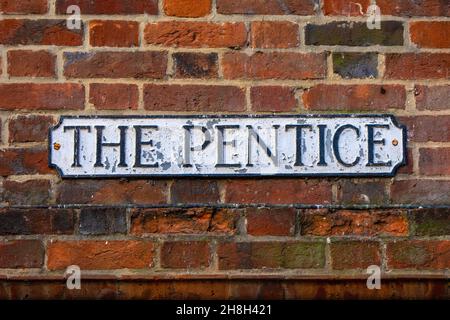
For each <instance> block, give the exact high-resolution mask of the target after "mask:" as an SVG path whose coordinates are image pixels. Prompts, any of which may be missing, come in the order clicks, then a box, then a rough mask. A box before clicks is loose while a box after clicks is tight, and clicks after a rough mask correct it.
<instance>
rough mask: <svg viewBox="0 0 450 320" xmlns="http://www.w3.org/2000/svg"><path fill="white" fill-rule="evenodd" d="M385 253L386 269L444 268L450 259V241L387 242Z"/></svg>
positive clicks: (446, 267)
mask: <svg viewBox="0 0 450 320" xmlns="http://www.w3.org/2000/svg"><path fill="white" fill-rule="evenodd" d="M386 255H387V266H388V269H416V270H445V269H448V266H449V261H450V241H448V240H435V241H430V240H426V241H424V240H405V241H395V242H389V243H387V246H386Z"/></svg>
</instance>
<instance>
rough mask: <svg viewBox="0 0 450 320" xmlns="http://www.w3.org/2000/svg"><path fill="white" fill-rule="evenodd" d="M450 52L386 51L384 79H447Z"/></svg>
mask: <svg viewBox="0 0 450 320" xmlns="http://www.w3.org/2000/svg"><path fill="white" fill-rule="evenodd" d="M449 76H450V54H448V53H423V52H422V53H388V54H386V71H385V73H384V77H385V78H386V79H401V80H420V79H448V77H449Z"/></svg>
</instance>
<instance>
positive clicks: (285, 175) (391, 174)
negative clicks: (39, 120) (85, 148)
mask: <svg viewBox="0 0 450 320" xmlns="http://www.w3.org/2000/svg"><path fill="white" fill-rule="evenodd" d="M156 118H162V119H216V118H229V119H230V118H231V119H232V118H390V119H391V121H392V123H393V124H394V125H395V126H396V127H397V128H399V129H402V131H403V142H404V144H403V150H402V151H403V160H402V161H401V162H400V163H398V164H397V165H396V166H394V167H393V168H392V170H391V172H389V173H292V174H290V173H279V174H271V175H262V174H256V173H242V174H228V173H227V174H191V173H189V174H157V175H155V174H140V175H135V174H121V175H91V176H85V175H67V174H64V172H63V171H62V170H61V169H60V168H59V167H58V166H57V165H56V164H53V163H52V146H53V141H52V135H51V133H52V131H54V130H56V129H58V128H59V127H60V126H61V125H62V123H63V122H64V119H156ZM407 131H408V130H407V128H406V126H404V125H402V124H400V123H399V122H398V121H397V119H396V118H395V116H394V115H393V114H362V113H361V114H359V113H358V114H280V115H277V114H258V115H254V114H242V115H240V114H220V115H217V114H205V115H187V114H180V115H174V114H172V115H123V116H122V115H62V116H60V118H59V121H58V123H57V124H56V125H55V126H53V127H50V129H49V131H48V167H49V168H51V169H55V170H56V172H57V173H58V175H59V176H60V177H61V178H62V179H84V180H86V179H124V178H126V179H133V180H139V179H145V178H152V179H167V178H215V179H229V178H233V179H239V178H272V177H274V178H315V177H321V178H336V177H339V178H342V177H343V178H358V177H359V178H363V177H366V178H376V177H389V178H391V177H394V176H395V175H396V174H397V171H398V170H399V169H400V167H402V166H405V165H406V164H407V163H408V147H407V144H408V132H407Z"/></svg>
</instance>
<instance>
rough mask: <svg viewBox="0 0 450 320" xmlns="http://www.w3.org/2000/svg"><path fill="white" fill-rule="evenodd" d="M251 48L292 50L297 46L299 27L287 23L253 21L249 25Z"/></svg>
mask: <svg viewBox="0 0 450 320" xmlns="http://www.w3.org/2000/svg"><path fill="white" fill-rule="evenodd" d="M251 30H252V32H251V39H252V40H251V45H252V47H253V48H294V47H297V46H298V45H299V43H300V42H299V26H298V24H296V23H293V22H287V21H255V22H252V24H251Z"/></svg>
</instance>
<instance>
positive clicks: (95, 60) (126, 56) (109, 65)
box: [64, 51, 167, 79]
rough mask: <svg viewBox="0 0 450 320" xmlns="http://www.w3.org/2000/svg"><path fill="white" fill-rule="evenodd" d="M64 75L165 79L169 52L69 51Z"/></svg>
mask: <svg viewBox="0 0 450 320" xmlns="http://www.w3.org/2000/svg"><path fill="white" fill-rule="evenodd" d="M64 60H65V63H64V75H65V76H66V77H68V78H136V79H141V78H143V79H162V78H163V77H164V76H165V73H166V68H167V53H166V52H164V51H145V52H66V53H64Z"/></svg>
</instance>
